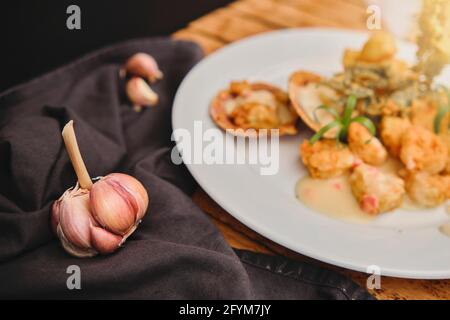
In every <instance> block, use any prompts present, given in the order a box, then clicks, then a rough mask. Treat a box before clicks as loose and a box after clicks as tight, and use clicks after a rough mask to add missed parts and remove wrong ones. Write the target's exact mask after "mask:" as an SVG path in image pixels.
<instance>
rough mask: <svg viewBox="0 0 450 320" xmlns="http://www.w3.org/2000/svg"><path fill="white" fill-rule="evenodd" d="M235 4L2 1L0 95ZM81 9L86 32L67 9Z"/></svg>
mask: <svg viewBox="0 0 450 320" xmlns="http://www.w3.org/2000/svg"><path fill="white" fill-rule="evenodd" d="M228 2H230V0H127V1H124V0H122V1H120V0H81V1H80V0H70V1H69V0H15V1H5V0H2V1H1V2H0V41H1V42H0V57H1V58H0V91H1V90H3V89H6V88H8V87H10V86H12V85H14V84H17V83H20V82H23V81H25V80H27V79H30V78H32V77H34V76H37V75H39V74H42V73H44V72H46V71H48V70H51V69H53V68H55V67H57V66H59V65H61V64H64V63H66V62H68V61H70V60H72V59H74V58H76V57H78V56H79V55H80V54H84V53H86V52H88V51H91V50H94V49H97V48H99V47H102V46H104V45H106V44H110V43H114V42H118V41H121V40H125V39H130V38H137V37H147V36H155V35H167V34H170V33H172V32H174V31H176V30H177V29H180V28H182V27H183V26H185V25H186V24H187V23H188V22H189V21H191V20H193V19H195V18H196V17H199V16H202V15H203V14H205V13H207V12H209V11H211V10H213V9H215V8H217V7H220V6H223V5H225V4H226V3H228ZM71 4H76V5H78V6H79V7H80V8H81V27H82V29H81V30H68V29H67V27H66V19H67V17H68V16H69V15H68V14H67V13H66V9H67V7H68V6H69V5H71Z"/></svg>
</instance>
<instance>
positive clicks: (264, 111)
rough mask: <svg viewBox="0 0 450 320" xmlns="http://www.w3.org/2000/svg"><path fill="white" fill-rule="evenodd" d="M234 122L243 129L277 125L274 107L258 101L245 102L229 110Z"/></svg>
mask: <svg viewBox="0 0 450 320" xmlns="http://www.w3.org/2000/svg"><path fill="white" fill-rule="evenodd" d="M231 118H233V120H234V123H235V124H236V125H237V126H238V127H239V128H243V129H251V128H253V129H271V128H277V127H278V126H279V121H278V117H277V112H276V109H274V108H271V107H269V106H267V105H264V104H259V103H245V104H241V105H239V106H237V107H236V108H234V110H233V111H232V112H231Z"/></svg>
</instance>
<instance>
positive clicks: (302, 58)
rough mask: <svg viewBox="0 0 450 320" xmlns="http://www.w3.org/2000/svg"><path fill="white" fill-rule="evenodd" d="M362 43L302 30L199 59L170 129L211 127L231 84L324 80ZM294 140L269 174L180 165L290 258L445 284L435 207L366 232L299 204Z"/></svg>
mask: <svg viewBox="0 0 450 320" xmlns="http://www.w3.org/2000/svg"><path fill="white" fill-rule="evenodd" d="M366 39H367V35H366V34H365V33H359V32H353V31H342V30H341V31H339V30H333V29H303V30H283V31H277V32H272V33H266V34H263V35H259V36H255V37H252V38H248V39H245V40H243V41H240V42H237V43H234V44H232V45H229V46H227V47H225V48H224V49H222V50H220V51H218V52H217V53H215V54H213V55H211V56H209V57H207V58H206V59H204V60H203V61H201V62H200V63H199V64H198V65H197V66H196V67H195V68H194V69H193V70H192V71H191V72H190V73H189V74H188V75H187V77H186V78H185V79H184V81H183V83H182V84H181V86H180V88H179V90H178V93H177V95H176V98H175V102H174V108H173V119H172V120H173V127H174V129H186V130H188V132H190V133H192V134H194V122H195V121H198V120H200V121H202V126H203V130H205V129H208V128H214V127H215V125H214V123H213V122H212V121H211V119H210V117H209V113H208V108H209V104H210V101H211V99H212V98H213V97H214V95H215V94H216V93H217V92H218V91H219V90H220V89H223V88H226V87H227V86H228V84H229V83H230V81H232V80H237V79H249V80H262V81H265V82H269V83H273V84H275V85H278V86H280V87H282V88H287V80H288V77H289V75H290V74H291V73H292V72H293V71H295V70H298V69H304V70H310V71H313V72H316V73H319V74H322V75H325V76H330V75H332V73H334V72H337V71H339V70H340V69H341V62H340V61H341V56H342V53H343V51H344V49H345V48H360V47H361V45H362V44H363V43H364V41H365V40H366ZM399 56H400V57H401V58H403V59H406V60H409V61H412V60H414V56H415V48H414V46H413V45H410V44H407V43H399ZM448 74H449V73H448V72H446V75H448ZM446 79H450V77H447V78H446ZM304 134H305V133H303V135H304ZM303 137H304V136H303ZM303 137H302V134H301V135H299V136H295V137H287V138H284V137H283V138H282V139H281V142H280V170H279V173H278V174H277V175H274V176H261V175H260V174H259V170H258V168H257V167H255V166H254V165H206V164H187V166H188V168H189V170H190V172H191V173H192V175H193V176H194V178H195V179H196V180H197V181H198V183H199V184H200V185H201V186H202V188H203V189H204V190H205V191H206V192H207V193H208V194H209V195H210V196H211V197H212V198H213V199H214V200H215V201H216V202H217V203H219V204H220V205H221V206H222V207H223V208H224V209H225V210H227V211H228V212H229V213H230V214H232V215H233V216H234V217H236V218H237V219H238V220H240V221H241V222H242V223H244V224H245V225H247V226H248V227H250V228H251V229H253V230H255V231H256V232H258V233H260V234H262V235H263V236H265V237H267V238H269V239H271V240H273V241H275V242H277V243H279V244H281V245H283V246H285V247H287V248H289V249H291V250H294V251H297V252H299V253H302V254H304V255H307V256H310V257H312V258H315V259H318V260H321V261H324V262H327V263H331V264H334V265H338V266H341V267H345V268H349V269H353V270H357V271H362V272H367V268H368V267H369V266H372V265H376V266H379V267H380V270H381V274H382V275H387V276H396V277H404V278H422V279H443V278H450V238H449V237H446V236H445V235H443V234H441V233H440V232H439V230H438V227H439V226H440V225H442V224H444V223H446V222H448V221H449V220H450V219H449V216H448V215H447V214H446V213H445V209H443V208H439V209H433V210H427V211H422V212H419V211H416V212H411V211H409V212H406V211H401V210H400V211H396V212H394V213H389V214H384V215H381V216H380V217H379V218H377V219H376V220H374V221H373V222H370V223H369V224H353V223H349V222H344V221H340V220H335V219H332V218H329V217H327V216H324V215H322V214H319V213H316V212H314V211H313V210H311V209H309V208H307V207H305V206H304V205H303V204H302V203H300V202H299V201H298V200H297V199H296V197H295V191H294V188H295V184H296V182H297V181H298V179H299V178H301V177H302V176H304V175H305V174H306V171H305V169H304V167H303V165H302V164H301V161H300V160H299V155H298V146H299V144H300V142H301V141H302V139H303ZM185 156H186V155H183V157H185ZM184 160H187V159H184Z"/></svg>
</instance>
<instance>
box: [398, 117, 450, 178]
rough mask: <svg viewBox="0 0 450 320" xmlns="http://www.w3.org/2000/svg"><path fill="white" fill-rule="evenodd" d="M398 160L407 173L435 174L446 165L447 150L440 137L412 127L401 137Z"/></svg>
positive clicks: (418, 127)
mask: <svg viewBox="0 0 450 320" xmlns="http://www.w3.org/2000/svg"><path fill="white" fill-rule="evenodd" d="M401 144H402V148H401V151H400V160H401V161H402V162H403V164H404V165H405V166H406V169H408V170H409V171H425V172H428V173H430V174H437V173H439V172H441V171H443V170H444V169H445V167H446V165H447V158H448V149H447V146H446V144H445V143H444V142H443V141H442V139H441V138H440V137H438V136H437V135H435V134H434V133H433V132H431V131H429V130H427V129H424V128H423V127H421V126H412V127H410V128H408V129H407V130H406V132H405V133H404V134H403V136H402V142H401Z"/></svg>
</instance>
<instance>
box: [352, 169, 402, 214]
mask: <svg viewBox="0 0 450 320" xmlns="http://www.w3.org/2000/svg"><path fill="white" fill-rule="evenodd" d="M350 186H351V188H352V192H353V195H354V196H355V198H356V200H357V201H358V203H359V205H360V207H361V209H362V210H363V211H364V212H367V213H368V214H372V215H376V214H379V213H382V212H387V211H391V210H394V209H396V208H398V207H400V206H401V205H402V202H403V197H404V195H405V186H404V182H403V180H402V179H400V178H398V177H396V176H394V175H390V174H385V173H383V172H381V171H380V170H379V169H378V168H376V167H373V166H369V165H367V164H361V165H359V166H357V167H356V168H355V170H354V171H353V173H352V174H351V175H350Z"/></svg>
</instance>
